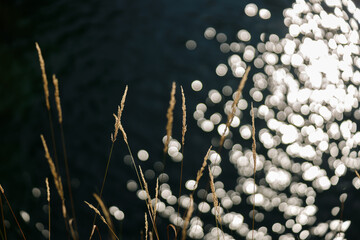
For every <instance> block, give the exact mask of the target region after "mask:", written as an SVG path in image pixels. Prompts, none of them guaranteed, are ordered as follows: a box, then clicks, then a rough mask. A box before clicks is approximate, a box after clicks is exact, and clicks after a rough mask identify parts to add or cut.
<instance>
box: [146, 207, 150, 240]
mask: <svg viewBox="0 0 360 240" xmlns="http://www.w3.org/2000/svg"><path fill="white" fill-rule="evenodd" d="M148 232H149V223H148V220H147V214H146V213H145V240H147V239H148Z"/></svg>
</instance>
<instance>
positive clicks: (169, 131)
mask: <svg viewBox="0 0 360 240" xmlns="http://www.w3.org/2000/svg"><path fill="white" fill-rule="evenodd" d="M175 91H176V83H175V82H173V83H172V87H171V93H170V101H169V108H168V110H167V113H166V118H167V120H168V121H167V124H166V141H165V144H164V154H166V152H167V150H168V146H169V142H170V137H171V135H172V127H173V122H174V108H175V103H176V100H175Z"/></svg>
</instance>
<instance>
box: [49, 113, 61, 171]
mask: <svg viewBox="0 0 360 240" xmlns="http://www.w3.org/2000/svg"><path fill="white" fill-rule="evenodd" d="M48 117H49V125H50V132H51V142H52V147H53V151H54V159H55V166H56V169H57V170H58V171H59V172H60V168H59V161H58V156H57V151H56V141H55V131H54V125H53V121H52V114H51V111H50V109H48Z"/></svg>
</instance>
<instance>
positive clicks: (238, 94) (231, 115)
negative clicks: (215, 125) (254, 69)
mask: <svg viewBox="0 0 360 240" xmlns="http://www.w3.org/2000/svg"><path fill="white" fill-rule="evenodd" d="M249 72H250V66H249V67H247V68H246V71H245V74H244V76H243V78H242V79H241V81H240V83H239V86H238V89H237V90H236V93H235V99H234V101H233V104H232V106H231V113H229V115H228V119H227V122H226V127H225V129H224V132H223V134H222V135H221V138H220V147H219V149H220V150H219V154H220V152H221V148H222V146H223V144H224V140H225V133H226V131H227V130H228V129H230V124H231V122H232V120H233V119H234V116H235V113H236V108H237V105H238V103H239V101H240V98H241V96H242V90H243V88H244V86H245V83H246V80H247V78H248V74H249Z"/></svg>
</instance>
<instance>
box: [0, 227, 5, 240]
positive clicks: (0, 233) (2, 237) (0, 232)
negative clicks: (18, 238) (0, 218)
mask: <svg viewBox="0 0 360 240" xmlns="http://www.w3.org/2000/svg"><path fill="white" fill-rule="evenodd" d="M0 235H1V239H2V240H4V235H3V233H2V231H1V229H0Z"/></svg>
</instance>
